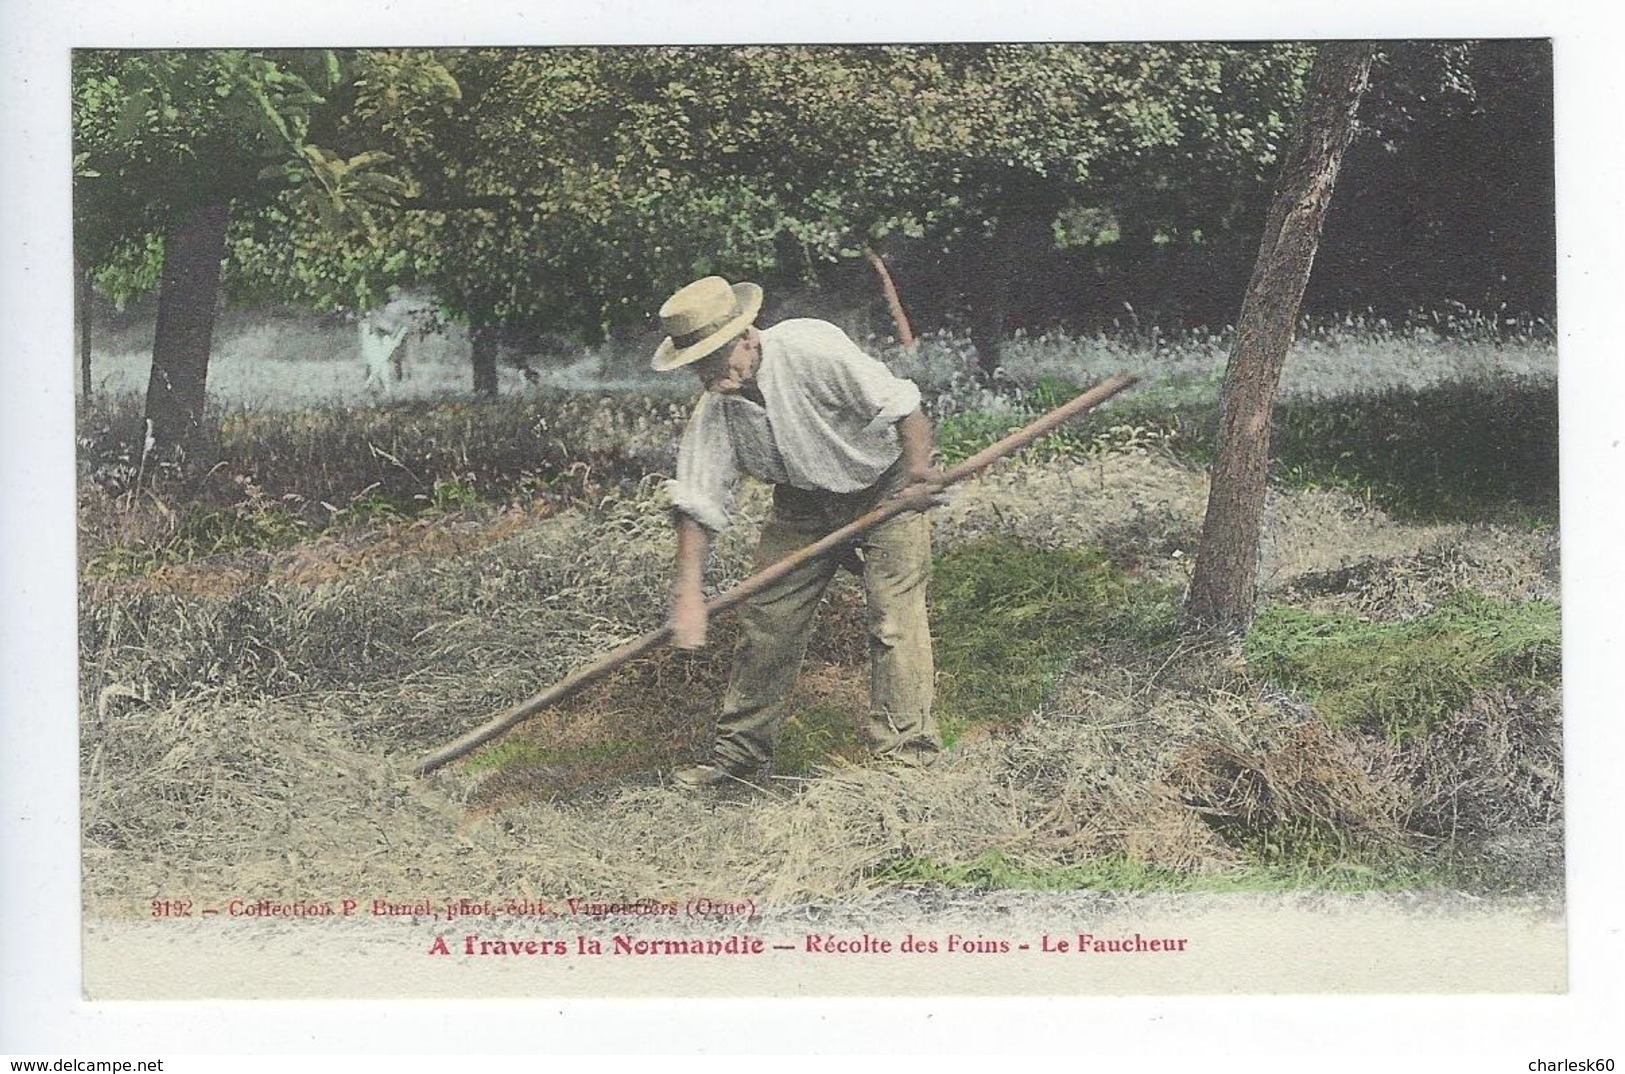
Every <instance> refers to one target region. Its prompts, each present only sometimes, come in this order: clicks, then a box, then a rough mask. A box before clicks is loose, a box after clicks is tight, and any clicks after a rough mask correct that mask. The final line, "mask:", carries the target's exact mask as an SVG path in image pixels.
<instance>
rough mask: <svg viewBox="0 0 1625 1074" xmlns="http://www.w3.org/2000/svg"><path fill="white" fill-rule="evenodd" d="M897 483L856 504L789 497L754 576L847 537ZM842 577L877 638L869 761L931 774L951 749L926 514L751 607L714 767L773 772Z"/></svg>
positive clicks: (879, 532) (783, 495) (778, 492)
mask: <svg viewBox="0 0 1625 1074" xmlns="http://www.w3.org/2000/svg"><path fill="white" fill-rule="evenodd" d="M891 483H892V475H888V476H887V478H883V479H882V481H881V482H879V483H877V484H876V485H875V486H874V487H873V488H870V489H865V490H863V491H860V492H856V493H852V494H849V495H840V494H836V493H829V492H808V491H805V490H802V489H796V488H792V487H791V486H788V485H779V486H776V487H775V488H774V492H773V510H772V513H771V514H770V515H769V517H768V520H767V522H766V523H765V524H764V525H763V527H762V534H761V538H760V540H759V542H758V544H757V548H756V569H757V570H761V569H762V568H764V567H767V566H770V565H771V564H773V563H776V562H778V561H779V560H781V559H783V558H784V557H785V556H787V555H789V554H790V553H791V552H794V551H796V550H797V549H800V548H804V547H806V546H807V545H809V544H812V543H813V542H814V541H817V540H818V539H820V538H821V537H824V536H826V535H827V534H829V533H831V532H833V531H834V530H837V529H839V528H840V527H841V526H844V525H846V524H847V523H848V522H851V521H852V520H853V519H855V518H857V517H858V516H859V515H862V514H864V513H865V512H867V511H869V510H871V509H872V508H873V507H875V506H876V505H877V504H878V503H879V502H880V501H881V499H882V498H883V497H884V496H885V494H886V493H887V492H888V491H890V487H889V486H890V485H891ZM843 565H850V566H853V567H854V568H855V569H858V570H861V573H862V578H863V591H864V600H865V603H866V606H867V610H866V616H865V622H866V629H867V631H868V635H869V712H868V714H867V718H866V719H865V720H863V721H862V730H863V731H864V732H865V737H866V738H867V739H868V743H869V746H870V748H871V749H873V750H874V751H875V752H876V753H877V754H879V755H881V756H883V757H889V758H895V759H897V760H900V761H903V762H905V763H909V764H929V763H930V762H931V761H932V760H933V759H935V757H936V754H937V753H938V752H939V751H940V750H941V748H942V742H941V736H940V735H939V734H938V731H937V725H936V721H935V719H934V718H933V717H932V714H931V701H932V691H933V680H934V678H935V667H934V664H933V662H932V657H931V631H930V626H929V624H928V622H927V618H926V599H925V597H926V585H927V583H928V582H929V580H930V576H931V523H930V520H929V519H928V518H926V516H925V515H924V514H922V513H919V512H908V513H906V514H903V515H899V516H898V517H896V518H893V519H890V520H888V521H886V522H884V523H881V524H880V525H879V526H876V527H875V528H874V529H872V530H870V531H869V532H867V533H865V534H863V535H862V536H860V537H858V538H856V539H855V540H854V543H853V545H852V547H850V548H847V549H837V550H835V551H833V552H831V553H829V554H827V555H823V556H819V557H817V558H816V559H814V560H812V561H811V562H809V563H807V564H805V565H804V566H802V567H801V568H799V569H798V570H796V571H793V572H792V573H791V574H789V575H788V576H786V577H785V578H783V579H781V580H780V581H779V582H777V583H775V584H774V585H772V586H770V587H768V588H767V589H765V590H763V591H762V592H761V593H758V594H757V595H756V596H754V597H752V598H751V599H750V600H748V601H746V603H745V604H744V605H743V606H742V607H741V610H740V613H739V620H740V638H739V645H738V648H737V649H736V651H735V653H734V665H733V674H732V678H731V679H730V681H729V684H728V692H727V695H726V696H725V698H724V700H723V710H722V716H721V718H720V719H719V720H718V722H717V742H716V749H715V758H716V760H717V762H718V763H721V764H725V765H728V766H730V767H737V768H764V767H766V766H767V765H768V764H769V763H770V762H771V760H772V757H773V749H774V745H775V743H776V742H777V740H778V735H779V729H780V727H781V726H782V724H783V722H784V703H785V698H786V696H787V695H788V694H789V692H790V689H791V688H792V687H793V686H794V685H795V681H796V676H797V674H798V673H799V672H800V670H801V662H802V659H803V657H804V656H805V655H806V652H807V641H808V639H809V638H810V637H811V636H812V630H813V617H814V615H815V613H816V612H817V611H818V605H819V602H820V600H821V599H822V597H823V595H824V591H825V590H826V589H827V588H828V587H829V583H830V582H831V581H832V580H834V578H835V575H836V573H837V572H838V571H839V570H840V569H841V568H842V566H843Z"/></svg>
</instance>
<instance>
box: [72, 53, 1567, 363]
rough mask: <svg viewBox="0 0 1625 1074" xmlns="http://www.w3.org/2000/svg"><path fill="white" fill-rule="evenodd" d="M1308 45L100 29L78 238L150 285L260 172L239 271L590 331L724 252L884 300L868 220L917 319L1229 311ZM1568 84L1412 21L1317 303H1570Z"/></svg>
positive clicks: (783, 283)
mask: <svg viewBox="0 0 1625 1074" xmlns="http://www.w3.org/2000/svg"><path fill="white" fill-rule="evenodd" d="M1311 51H1312V50H1311V49H1310V48H1309V47H1308V46H1304V45H1298V44H1268V45H1218V44H1171V45H1169V44H1161V45H1135V44H1122V45H1100V46H1071V45H1036V46H1024V45H994V46H983V45H939V46H914V47H888V48H856V47H832V46H831V47H826V46H753V47H739V48H718V47H682V48H572V49H437V50H424V49H398V50H360V51H354V52H344V53H330V52H314V51H312V52H285V53H265V54H260V53H252V52H242V51H236V52H218V53H217V52H200V53H84V54H81V55H80V56H79V58H78V60H77V62H76V68H75V112H74V123H75V135H76V142H77V148H76V152H77V157H76V160H77V161H78V168H79V177H80V178H79V183H78V186H77V194H78V204H77V206H76V214H77V217H78V220H79V234H80V244H79V245H80V251H81V256H82V257H84V258H85V259H86V260H87V262H88V263H89V264H90V265H93V266H96V267H98V268H100V269H101V272H100V274H99V280H100V283H101V285H102V287H103V289H104V290H105V291H107V292H109V293H113V294H116V295H127V294H130V293H133V292H137V291H139V290H142V289H144V288H149V287H151V286H152V285H153V283H154V282H155V274H154V270H153V258H154V256H155V254H154V249H153V247H154V243H155V241H156V236H158V235H160V234H161V233H162V224H163V222H164V220H165V218H166V216H168V215H171V214H173V213H174V212H175V211H177V210H178V209H180V208H182V207H183V206H184V204H185V203H187V202H189V201H194V202H195V201H196V200H197V199H199V198H203V197H229V198H230V199H231V201H232V202H233V204H234V216H233V225H232V227H233V230H232V234H231V241H230V244H229V249H230V260H229V264H228V284H229V286H230V287H231V288H232V289H233V291H234V293H235V294H237V295H238V296H239V297H242V298H261V299H264V298H273V299H280V300H288V301H295V302H299V303H305V304H312V305H315V306H318V307H322V308H331V307H334V306H360V307H367V306H370V305H374V304H376V303H377V302H379V301H381V300H382V298H383V296H384V295H385V293H386V292H387V290H388V288H389V287H391V286H394V285H419V286H422V287H423V288H425V289H427V290H432V291H433V292H434V293H435V294H436V295H438V296H439V298H440V299H441V301H442V302H444V303H445V304H446V306H447V307H448V309H449V311H450V312H451V313H452V314H454V315H456V316H458V317H460V318H463V319H466V320H468V321H470V322H472V323H474V324H498V323H500V324H508V325H525V326H533V327H538V328H546V329H548V330H550V331H554V332H564V333H571V334H576V335H578V336H580V337H583V338H585V339H589V340H591V339H597V338H601V337H603V336H604V335H605V334H606V333H608V332H611V331H613V330H614V329H616V328H617V327H618V326H624V325H631V326H637V327H641V326H642V325H644V324H646V323H647V321H648V318H649V311H650V310H651V309H652V308H653V307H654V306H655V305H657V304H658V302H659V301H660V299H661V298H662V297H663V296H664V294H665V293H667V292H668V291H669V290H670V289H671V288H672V287H674V286H676V285H677V284H678V283H680V282H682V281H684V280H685V279H686V278H688V277H691V276H693V275H696V274H699V273H704V272H710V271H720V272H723V273H725V274H730V275H735V276H749V277H753V278H757V279H761V280H763V281H764V282H766V283H768V284H770V285H771V287H770V291H771V293H773V294H776V295H777V294H783V293H785V292H786V291H788V290H790V289H792V288H794V287H797V286H800V285H803V284H805V283H807V282H809V281H810V282H813V283H815V284H817V285H818V286H820V287H823V288H826V289H827V288H834V289H835V290H836V292H837V293H839V294H841V295H845V296H847V297H849V298H851V299H854V300H857V301H859V302H863V303H868V302H874V301H876V300H877V298H876V291H875V288H874V287H873V284H872V280H871V279H870V277H869V275H868V273H869V269H868V267H867V266H866V265H865V264H864V263H863V259H862V258H861V257H860V256H859V255H860V253H861V252H862V250H863V249H864V247H866V246H873V247H875V248H878V249H880V250H881V251H882V252H883V253H886V254H887V255H888V256H889V258H890V259H891V260H892V262H893V266H894V271H895V272H896V274H897V275H898V277H899V280H900V283H901V286H902V290H903V294H904V299H905V301H906V302H907V303H908V304H909V306H910V308H911V310H914V311H915V312H916V319H917V320H918V321H920V322H922V327H925V328H931V327H937V326H942V325H948V324H955V323H960V324H968V325H969V327H971V329H972V331H973V334H974V335H976V336H977V337H978V343H979V344H982V345H984V346H986V345H988V344H990V343H995V342H996V340H997V338H998V337H1000V336H1002V335H1003V334H1004V333H1005V332H1007V331H1008V330H1009V329H1011V328H1013V327H1018V326H1024V327H1028V328H1036V327H1040V326H1043V325H1047V324H1074V325H1076V324H1080V323H1082V324H1087V323H1091V322H1093V323H1098V322H1099V321H1101V320H1102V319H1113V318H1124V317H1128V318H1130V319H1131V320H1136V319H1138V318H1140V317H1142V316H1143V317H1145V318H1147V319H1150V318H1155V319H1157V320H1158V321H1160V322H1162V323H1164V324H1165V325H1170V326H1171V325H1173V324H1176V323H1180V322H1185V323H1192V322H1203V323H1209V324H1219V323H1224V322H1225V321H1227V320H1228V319H1229V318H1231V317H1233V316H1234V308H1235V305H1236V302H1237V299H1238V296H1239V294H1240V290H1241V286H1242V284H1243V283H1244V281H1245V275H1246V271H1247V267H1248V265H1249V264H1250V259H1251V257H1252V254H1253V252H1254V248H1255V246H1256V228H1257V226H1258V221H1259V219H1260V217H1261V213H1262V205H1263V202H1264V199H1265V198H1266V197H1267V194H1268V187H1269V182H1270V179H1271V176H1272V174H1273V168H1274V165H1275V154H1276V152H1277V148H1278V144H1279V141H1280V139H1281V137H1282V135H1283V132H1284V131H1285V130H1286V128H1287V126H1288V125H1289V124H1290V122H1291V120H1292V116H1293V113H1294V110H1295V107H1296V101H1297V98H1298V95H1299V93H1300V92H1301V86H1302V79H1303V75H1304V72H1305V70H1306V68H1307V64H1308V60H1309V58H1310V55H1311ZM1550 83H1551V80H1550V50H1549V48H1548V47H1547V46H1545V45H1544V44H1542V43H1531V42H1497V43H1490V44H1483V45H1473V46H1467V45H1458V46H1454V47H1444V46H1432V47H1423V46H1406V45H1394V46H1390V47H1389V48H1387V50H1386V51H1385V53H1384V58H1383V62H1382V64H1381V65H1380V66H1379V68H1378V74H1377V83H1376V85H1375V87H1374V89H1373V97H1374V106H1373V108H1372V109H1371V110H1370V117H1371V118H1370V120H1369V123H1368V127H1369V128H1370V129H1369V130H1368V131H1367V133H1366V134H1365V135H1363V136H1362V140H1361V141H1360V142H1358V143H1357V145H1356V148H1355V150H1354V156H1353V157H1352V158H1351V161H1350V166H1349V168H1348V169H1347V172H1348V174H1347V176H1346V180H1347V181H1346V183H1345V186H1344V192H1343V193H1342V194H1340V199H1339V200H1340V202H1342V203H1343V204H1346V205H1347V206H1348V207H1347V208H1346V209H1340V210H1339V211H1338V212H1335V213H1334V215H1333V219H1332V221H1331V223H1330V225H1329V237H1328V242H1327V244H1326V251H1325V257H1326V259H1327V263H1328V265H1331V266H1336V269H1335V271H1330V272H1327V273H1326V274H1325V276H1324V279H1325V280H1326V282H1325V283H1323V284H1322V285H1320V286H1319V287H1318V288H1317V290H1316V292H1315V293H1314V294H1312V295H1311V303H1312V306H1313V307H1315V308H1319V309H1322V310H1325V309H1337V310H1341V309H1347V308H1350V307H1358V306H1365V305H1371V306H1374V307H1377V308H1379V309H1380V310H1384V311H1388V310H1399V309H1405V308H1418V307H1442V306H1445V305H1447V304H1449V303H1451V302H1456V303H1460V304H1463V305H1466V306H1471V307H1474V308H1479V307H1481V306H1482V304H1484V303H1486V302H1488V303H1499V302H1502V301H1505V302H1507V303H1508V304H1509V308H1510V310H1511V311H1512V312H1513V313H1515V314H1534V315H1540V316H1548V315H1549V314H1550V312H1551V311H1550V301H1549V297H1550V286H1549V282H1548V283H1546V284H1544V285H1542V284H1541V280H1542V279H1547V280H1548V281H1549V272H1545V270H1546V269H1548V268H1549V264H1550V257H1549V256H1548V252H1549V248H1550V241H1549V235H1550V231H1551V228H1550V223H1551V219H1550V202H1551V190H1550V185H1551V184H1550V165H1551V161H1550V152H1549V141H1550V137H1549V136H1550V129H1551V124H1550V107H1551V100H1550V98H1551V84H1550ZM1514 119H1515V120H1516V122H1513V120H1514ZM1530 132H1534V136H1533V137H1531V134H1530ZM1463 191H1469V192H1470V191H1477V192H1479V195H1481V196H1474V197H1470V198H1465V199H1464V198H1463V197H1462V196H1461V195H1462V192H1463ZM1468 203H1470V204H1468ZM1464 204H1467V210H1468V211H1463V206H1464ZM1469 240H1470V243H1469ZM1395 265H1397V266H1398V267H1399V268H1400V269H1401V271H1399V272H1397V273H1396V272H1394V271H1392V268H1393V267H1394V266H1395ZM1543 273H1544V275H1543ZM1502 276H1505V277H1507V282H1506V284H1505V285H1504V286H1499V287H1496V286H1491V282H1492V281H1496V280H1499V278H1500V277H1502Z"/></svg>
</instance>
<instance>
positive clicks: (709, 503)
mask: <svg viewBox="0 0 1625 1074" xmlns="http://www.w3.org/2000/svg"><path fill="white" fill-rule="evenodd" d="M710 398H711V397H710V396H709V395H702V396H701V397H700V401H699V403H698V405H696V406H695V408H694V414H693V416H692V417H690V418H689V421H688V427H687V428H686V429H685V430H684V431H683V439H682V441H681V443H679V444H678V446H677V476H676V477H675V478H673V479H672V480H671V481H669V482H667V484H666V491H667V494H668V495H669V496H670V498H671V504H672V508H673V509H674V510H677V511H681V512H682V513H683V514H685V515H687V516H689V517H690V518H692V519H693V520H694V521H696V522H698V523H699V524H700V525H702V526H704V527H705V528H706V529H708V530H710V531H711V532H713V533H721V532H722V531H723V530H726V529H727V528H728V526H729V524H730V523H731V522H732V521H733V506H734V487H735V486H736V485H738V483H739V467H738V463H737V462H736V461H735V459H734V453H733V448H732V446H731V445H730V444H729V441H728V427H727V422H726V420H725V419H724V417H723V415H722V413H721V410H720V408H718V407H716V406H713V405H708V404H709V403H710Z"/></svg>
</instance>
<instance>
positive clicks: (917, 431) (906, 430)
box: [897, 409, 936, 476]
mask: <svg viewBox="0 0 1625 1074" xmlns="http://www.w3.org/2000/svg"><path fill="white" fill-rule="evenodd" d="M897 439H898V443H899V445H900V446H901V447H902V449H903V469H904V470H906V471H907V472H908V473H909V475H910V476H915V475H922V474H926V473H928V472H930V471H931V453H932V452H933V451H934V450H935V449H936V442H935V440H934V439H933V437H932V435H931V422H930V421H928V420H927V419H926V416H925V414H924V413H923V412H921V411H920V410H918V409H916V410H914V411H913V412H912V413H910V414H909V415H908V416H907V417H905V418H903V420H902V421H899V422H898V423H897Z"/></svg>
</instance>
